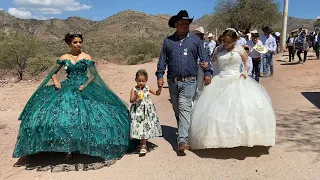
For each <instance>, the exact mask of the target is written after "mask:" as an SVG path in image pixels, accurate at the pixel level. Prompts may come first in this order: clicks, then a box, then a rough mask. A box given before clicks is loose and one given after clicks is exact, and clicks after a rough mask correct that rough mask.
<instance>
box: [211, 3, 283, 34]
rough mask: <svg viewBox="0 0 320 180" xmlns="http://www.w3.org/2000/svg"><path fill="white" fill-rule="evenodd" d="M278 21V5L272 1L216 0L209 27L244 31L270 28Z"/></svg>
mask: <svg viewBox="0 0 320 180" xmlns="http://www.w3.org/2000/svg"><path fill="white" fill-rule="evenodd" d="M280 20H281V13H280V11H279V4H278V3H277V2H275V1H274V0H218V2H217V4H216V6H215V8H214V12H213V16H212V21H211V22H210V25H209V26H210V28H218V29H225V28H227V27H236V28H238V29H240V30H245V29H252V28H260V27H263V26H272V25H273V24H276V23H277V22H279V21H280Z"/></svg>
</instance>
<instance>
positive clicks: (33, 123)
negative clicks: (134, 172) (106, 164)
mask: <svg viewBox="0 0 320 180" xmlns="http://www.w3.org/2000/svg"><path fill="white" fill-rule="evenodd" d="M94 64H95V63H94V62H93V61H90V60H86V59H82V60H79V61H77V62H76V63H75V64H72V63H71V61H70V60H57V65H56V66H55V68H54V69H53V70H52V71H51V72H50V73H49V75H48V76H47V77H46V78H45V79H44V81H43V82H42V83H41V85H40V87H39V88H38V89H37V90H36V91H35V92H34V94H33V95H32V96H31V98H30V99H29V101H28V102H27V104H26V106H25V107H24V109H23V111H22V113H21V115H20V117H19V120H21V124H20V130H19V135H18V139H17V143H16V147H15V150H14V153H13V157H21V156H26V155H31V154H35V153H38V152H68V153H69V152H75V151H77V152H79V153H80V154H86V155H90V156H98V157H102V158H104V159H106V160H115V159H119V158H121V157H122V156H123V155H124V154H125V153H126V152H127V150H128V149H129V147H132V146H133V144H134V143H133V142H132V141H130V115H129V112H128V109H127V107H126V104H125V103H124V102H123V101H122V100H121V99H120V98H119V97H118V96H117V95H116V94H115V93H114V92H112V90H111V89H110V88H109V87H108V86H107V85H106V84H105V83H104V82H103V80H102V79H101V77H100V76H99V74H98V72H97V70H96V68H95V66H94ZM62 66H64V69H65V70H66V73H67V78H66V80H64V81H62V82H61V89H56V88H55V86H54V85H49V84H48V82H49V81H50V79H51V77H52V75H53V74H55V73H56V72H57V71H58V70H59V69H60V68H61V67H62ZM80 85H84V89H83V90H82V91H81V92H80V91H79V90H78V87H79V86H80Z"/></svg>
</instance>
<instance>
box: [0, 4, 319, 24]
mask: <svg viewBox="0 0 320 180" xmlns="http://www.w3.org/2000/svg"><path fill="white" fill-rule="evenodd" d="M276 1H278V2H280V5H281V7H280V10H281V11H282V10H283V0H276ZM289 1H290V2H289V15H290V16H293V17H299V18H308V19H315V18H316V17H317V16H320V12H319V10H318V9H319V8H320V0H306V1H303V3H301V0H289ZM215 3H216V0H115V1H109V0H108V1H107V0H0V9H3V10H5V11H7V12H9V13H10V14H11V15H14V16H16V17H19V18H36V19H48V18H62V19H64V18H67V17H70V16H73V15H75V16H80V17H84V18H87V19H91V20H102V19H105V18H107V17H109V16H111V15H113V14H116V13H118V12H120V11H123V10H126V9H132V10H137V11H142V12H145V13H148V14H171V15H174V14H176V13H177V12H178V11H179V10H180V9H186V10H187V11H188V12H189V15H190V16H194V17H195V18H199V17H201V16H203V15H204V14H210V13H212V12H213V8H214V6H215Z"/></svg>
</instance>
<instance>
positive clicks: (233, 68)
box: [213, 46, 243, 76]
mask: <svg viewBox="0 0 320 180" xmlns="http://www.w3.org/2000/svg"><path fill="white" fill-rule="evenodd" d="M242 52H243V50H242V48H241V47H239V46H236V47H235V48H234V49H233V51H231V52H228V51H226V50H225V49H223V47H219V48H217V52H216V57H215V58H214V59H216V60H213V61H214V62H213V63H218V66H219V69H220V73H219V75H221V76H232V75H239V74H240V66H241V64H242V59H241V56H240V53H242Z"/></svg>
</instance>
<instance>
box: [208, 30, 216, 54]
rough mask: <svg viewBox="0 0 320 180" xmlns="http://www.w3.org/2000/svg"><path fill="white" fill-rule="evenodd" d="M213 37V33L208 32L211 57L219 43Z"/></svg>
mask: <svg viewBox="0 0 320 180" xmlns="http://www.w3.org/2000/svg"><path fill="white" fill-rule="evenodd" d="M213 38H214V35H213V34H212V33H209V34H208V39H209V42H208V47H209V54H210V57H211V56H212V53H213V51H214V49H215V48H216V46H217V43H216V41H214V40H213Z"/></svg>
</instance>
